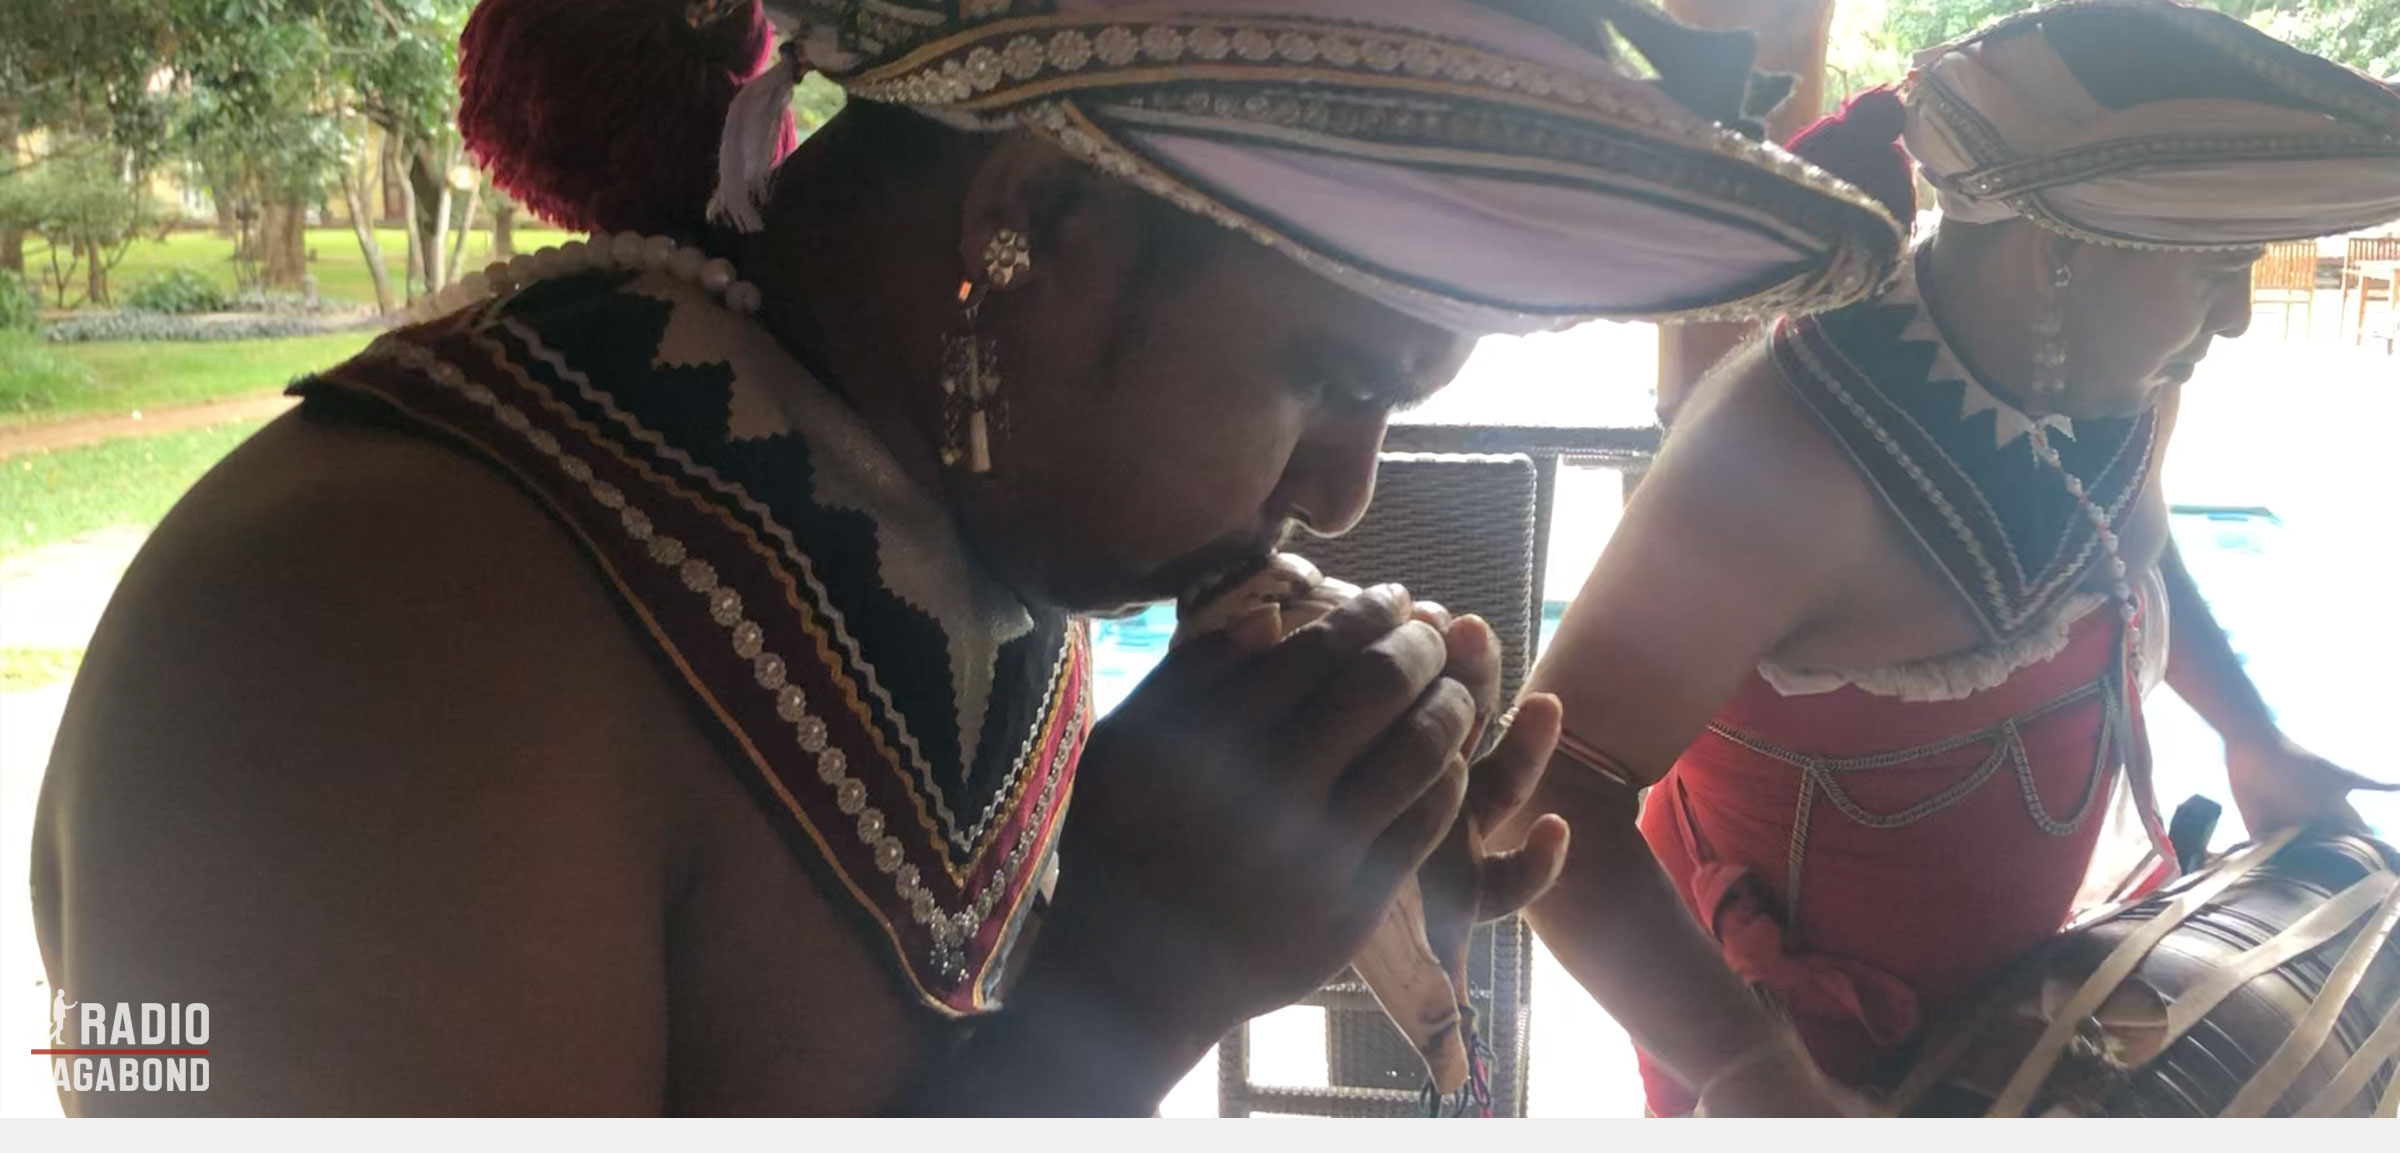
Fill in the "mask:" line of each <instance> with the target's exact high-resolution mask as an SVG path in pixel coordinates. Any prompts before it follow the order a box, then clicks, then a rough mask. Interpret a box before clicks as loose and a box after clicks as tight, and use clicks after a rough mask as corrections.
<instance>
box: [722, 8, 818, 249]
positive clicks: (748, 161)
mask: <svg viewBox="0 0 2400 1153" xmlns="http://www.w3.org/2000/svg"><path fill="white" fill-rule="evenodd" d="M799 84H800V55H799V52H798V51H797V50H796V48H795V46H794V45H792V44H788V43H787V44H785V45H784V46H783V51H782V52H781V53H779V54H778V59H777V60H776V61H775V64H774V66H773V67H770V68H768V69H767V70H766V71H764V72H761V73H759V74H758V75H756V76H753V77H751V78H750V80H749V82H748V83H745V84H743V85H742V90H741V91H739V92H736V93H734V95H733V107H732V108H731V109H730V110H728V111H727V112H726V113H725V136H724V139H722V140H721V141H719V142H718V144H717V192H716V195H715V196H712V197H710V198H709V202H708V218H709V219H710V220H713V221H716V222H717V223H719V224H724V225H729V226H731V227H732V228H734V229H735V230H736V231H739V232H763V231H765V230H766V227H767V221H766V216H765V215H764V213H763V211H762V210H763V207H764V206H765V204H766V201H767V195H768V193H769V192H770V191H771V190H772V186H773V184H774V182H775V169H776V167H777V166H778V165H781V164H782V163H783V156H784V153H783V117H784V114H785V113H787V112H788V111H790V109H791V106H792V89H794V88H796V87H798V86H799Z"/></svg>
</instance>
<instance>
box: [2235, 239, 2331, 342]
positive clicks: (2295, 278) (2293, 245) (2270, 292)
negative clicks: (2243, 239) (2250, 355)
mask: <svg viewBox="0 0 2400 1153" xmlns="http://www.w3.org/2000/svg"><path fill="white" fill-rule="evenodd" d="M2250 299H2251V302H2252V303H2253V304H2280V305H2282V306H2283V335H2284V337H2285V339H2287V340H2288V339H2290V337H2291V335H2292V310H2293V309H2295V308H2298V309H2300V310H2301V315H2303V316H2305V317H2307V318H2308V327H2307V329H2306V330H2305V331H2306V332H2307V334H2308V335H2312V336H2313V335H2315V331H2316V319H2317V317H2316V299H2317V242H2316V241H2314V240H2294V241H2288V242H2285V243H2281V244H2270V245H2268V246H2267V251H2266V254H2265V255H2263V256H2260V257H2259V258H2258V263H2257V264H2256V265H2255V266H2253V267H2252V268H2251V270H2250Z"/></svg>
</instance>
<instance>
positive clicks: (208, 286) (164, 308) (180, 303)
mask: <svg viewBox="0 0 2400 1153" xmlns="http://www.w3.org/2000/svg"><path fill="white" fill-rule="evenodd" d="M225 304H226V301H225V291H224V290H223V289H221V288H218V287H217V282H216V281H214V280H211V279H209V278H208V277H207V276H206V275H204V274H203V273H201V272H199V271H198V270H196V269H192V268H188V267H184V266H180V265H179V266H177V267H174V268H170V269H168V270H167V271H165V272H162V273H159V274H157V275H155V276H151V277H148V278H146V279H144V280H143V281H142V282H141V283H140V284H137V285H134V286H133V291H131V292H128V293H126V294H125V306H126V307H127V308H132V309H137V310H139V311H142V312H163V313H166V314H168V315H171V316H186V315H190V314H192V313H196V312H223V311H224V310H225Z"/></svg>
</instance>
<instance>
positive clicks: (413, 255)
mask: <svg viewBox="0 0 2400 1153" xmlns="http://www.w3.org/2000/svg"><path fill="white" fill-rule="evenodd" d="M400 209H401V211H400V224H401V228H400V231H401V233H402V234H403V235H405V236H406V237H408V262H407V264H406V265H405V266H404V267H406V269H407V273H406V274H405V275H404V276H402V277H401V283H402V286H403V287H404V288H405V289H406V290H407V293H408V299H409V300H411V301H414V300H416V298H417V286H418V285H420V284H422V283H424V275H425V263H424V261H425V258H424V257H423V256H421V255H419V254H418V247H419V246H418V244H417V182H416V181H414V180H402V181H400Z"/></svg>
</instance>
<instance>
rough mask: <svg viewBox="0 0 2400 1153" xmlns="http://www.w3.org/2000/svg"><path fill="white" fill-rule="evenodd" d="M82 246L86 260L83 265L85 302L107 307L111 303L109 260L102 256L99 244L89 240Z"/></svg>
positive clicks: (93, 305)
mask: <svg viewBox="0 0 2400 1153" xmlns="http://www.w3.org/2000/svg"><path fill="white" fill-rule="evenodd" d="M82 247H83V258H84V261H85V263H84V266H83V286H84V287H83V300H84V303H85V304H88V305H91V306H92V307H94V308H105V307H107V305H108V303H109V300H108V262H107V261H105V260H102V259H101V258H100V246H99V245H97V244H91V243H88V242H87V243H85V244H84V245H83V246H82Z"/></svg>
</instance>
